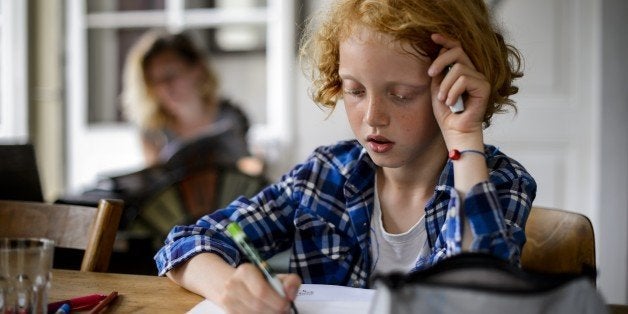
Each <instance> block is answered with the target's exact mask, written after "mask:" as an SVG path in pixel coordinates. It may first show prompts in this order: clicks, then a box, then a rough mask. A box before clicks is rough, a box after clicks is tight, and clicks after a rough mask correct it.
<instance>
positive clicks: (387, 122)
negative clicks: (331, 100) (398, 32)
mask: <svg viewBox="0 0 628 314" xmlns="http://www.w3.org/2000/svg"><path fill="white" fill-rule="evenodd" d="M403 45H404V44H401V43H397V42H392V39H391V37H389V36H388V35H384V34H380V33H375V32H372V31H370V30H368V29H366V28H362V29H358V30H357V31H356V32H355V33H354V34H353V35H352V36H351V37H349V38H347V39H346V40H344V41H341V42H340V64H339V74H340V77H341V79H342V90H343V96H342V97H343V100H344V104H345V110H346V112H347V116H348V119H349V124H350V125H351V129H352V130H353V133H354V134H355V136H356V138H357V139H358V141H359V142H360V143H361V144H362V145H363V146H364V147H365V148H366V149H367V151H368V153H369V155H370V156H371V158H372V159H373V161H374V162H375V164H377V165H379V166H381V167H390V168H398V167H406V166H416V165H419V164H421V160H422V159H424V158H430V155H431V154H432V153H434V152H436V150H442V149H443V147H442V143H443V142H442V135H441V133H440V129H439V127H438V124H437V123H436V119H435V118H434V114H433V112H432V100H431V92H430V83H431V78H430V77H429V76H428V75H427V69H428V67H429V65H430V61H429V59H427V58H424V57H418V58H417V57H416V56H413V55H410V54H408V53H406V52H404V50H402V47H403V48H406V49H405V50H406V51H412V50H411V49H409V48H410V47H409V45H408V46H406V47H404V46H403Z"/></svg>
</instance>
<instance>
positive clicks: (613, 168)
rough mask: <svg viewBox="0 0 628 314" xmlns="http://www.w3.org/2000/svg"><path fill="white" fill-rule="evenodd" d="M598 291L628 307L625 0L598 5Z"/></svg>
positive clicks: (627, 47) (627, 27)
mask: <svg viewBox="0 0 628 314" xmlns="http://www.w3.org/2000/svg"><path fill="white" fill-rule="evenodd" d="M601 20H602V26H601V32H600V34H601V36H602V38H601V47H602V52H601V62H600V63H601V84H600V85H601V95H600V96H601V107H600V117H601V134H600V137H599V139H598V141H597V142H598V144H599V145H598V149H599V150H600V152H601V160H600V168H599V169H600V173H599V178H598V179H599V182H600V192H599V207H598V219H599V224H600V228H599V229H598V234H597V240H598V241H597V242H598V245H599V251H598V254H597V256H598V264H599V265H600V274H599V275H600V280H599V286H600V288H601V290H602V293H603V294H604V296H605V297H606V298H607V300H608V301H609V302H612V303H622V304H627V303H628V288H627V286H628V271H627V268H628V256H627V251H628V232H627V229H628V228H626V226H627V225H628V123H626V121H628V89H627V87H628V85H627V83H628V62H626V56H628V36H627V35H626V30H628V1H625V0H604V1H602V19H601Z"/></svg>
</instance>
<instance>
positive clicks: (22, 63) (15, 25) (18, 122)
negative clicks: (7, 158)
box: [0, 0, 28, 142]
mask: <svg viewBox="0 0 628 314" xmlns="http://www.w3.org/2000/svg"><path fill="white" fill-rule="evenodd" d="M26 57H27V52H26V1H11V0H0V69H2V71H0V140H3V141H12V142H24V141H27V140H28V124H27V121H28V119H27V108H28V106H27V103H26V73H27V71H26Z"/></svg>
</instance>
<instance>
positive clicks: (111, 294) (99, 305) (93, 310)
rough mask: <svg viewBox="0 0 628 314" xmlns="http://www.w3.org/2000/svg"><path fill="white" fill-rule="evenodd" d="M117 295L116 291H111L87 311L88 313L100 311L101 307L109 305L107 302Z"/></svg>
mask: <svg viewBox="0 0 628 314" xmlns="http://www.w3.org/2000/svg"><path fill="white" fill-rule="evenodd" d="M117 297H118V291H112V292H111V293H110V294H109V295H108V296H107V297H106V298H105V299H104V300H102V301H100V303H98V305H96V307H94V308H93V309H92V310H91V311H89V314H98V313H100V311H102V309H104V308H105V307H107V306H109V304H110V303H111V302H113V300H115V299H116V298H117Z"/></svg>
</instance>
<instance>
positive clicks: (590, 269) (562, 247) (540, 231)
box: [521, 207, 595, 278]
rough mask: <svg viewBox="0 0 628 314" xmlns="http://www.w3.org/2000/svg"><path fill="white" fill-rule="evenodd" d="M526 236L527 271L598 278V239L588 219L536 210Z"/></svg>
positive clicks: (524, 262) (524, 257)
mask: <svg viewBox="0 0 628 314" xmlns="http://www.w3.org/2000/svg"><path fill="white" fill-rule="evenodd" d="M525 233H526V237H527V242H526V244H525V245H524V247H523V252H522V255H521V266H522V268H523V269H524V270H530V271H535V272H542V273H578V274H580V273H585V274H589V275H592V277H593V278H594V277H595V236H594V234H593V226H592V225H591V221H590V220H589V218H587V217H586V216H585V215H582V214H578V213H573V212H568V211H564V210H558V209H550V208H542V207H533V208H532V211H531V212H530V216H529V217H528V221H527V223H526V228H525Z"/></svg>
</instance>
